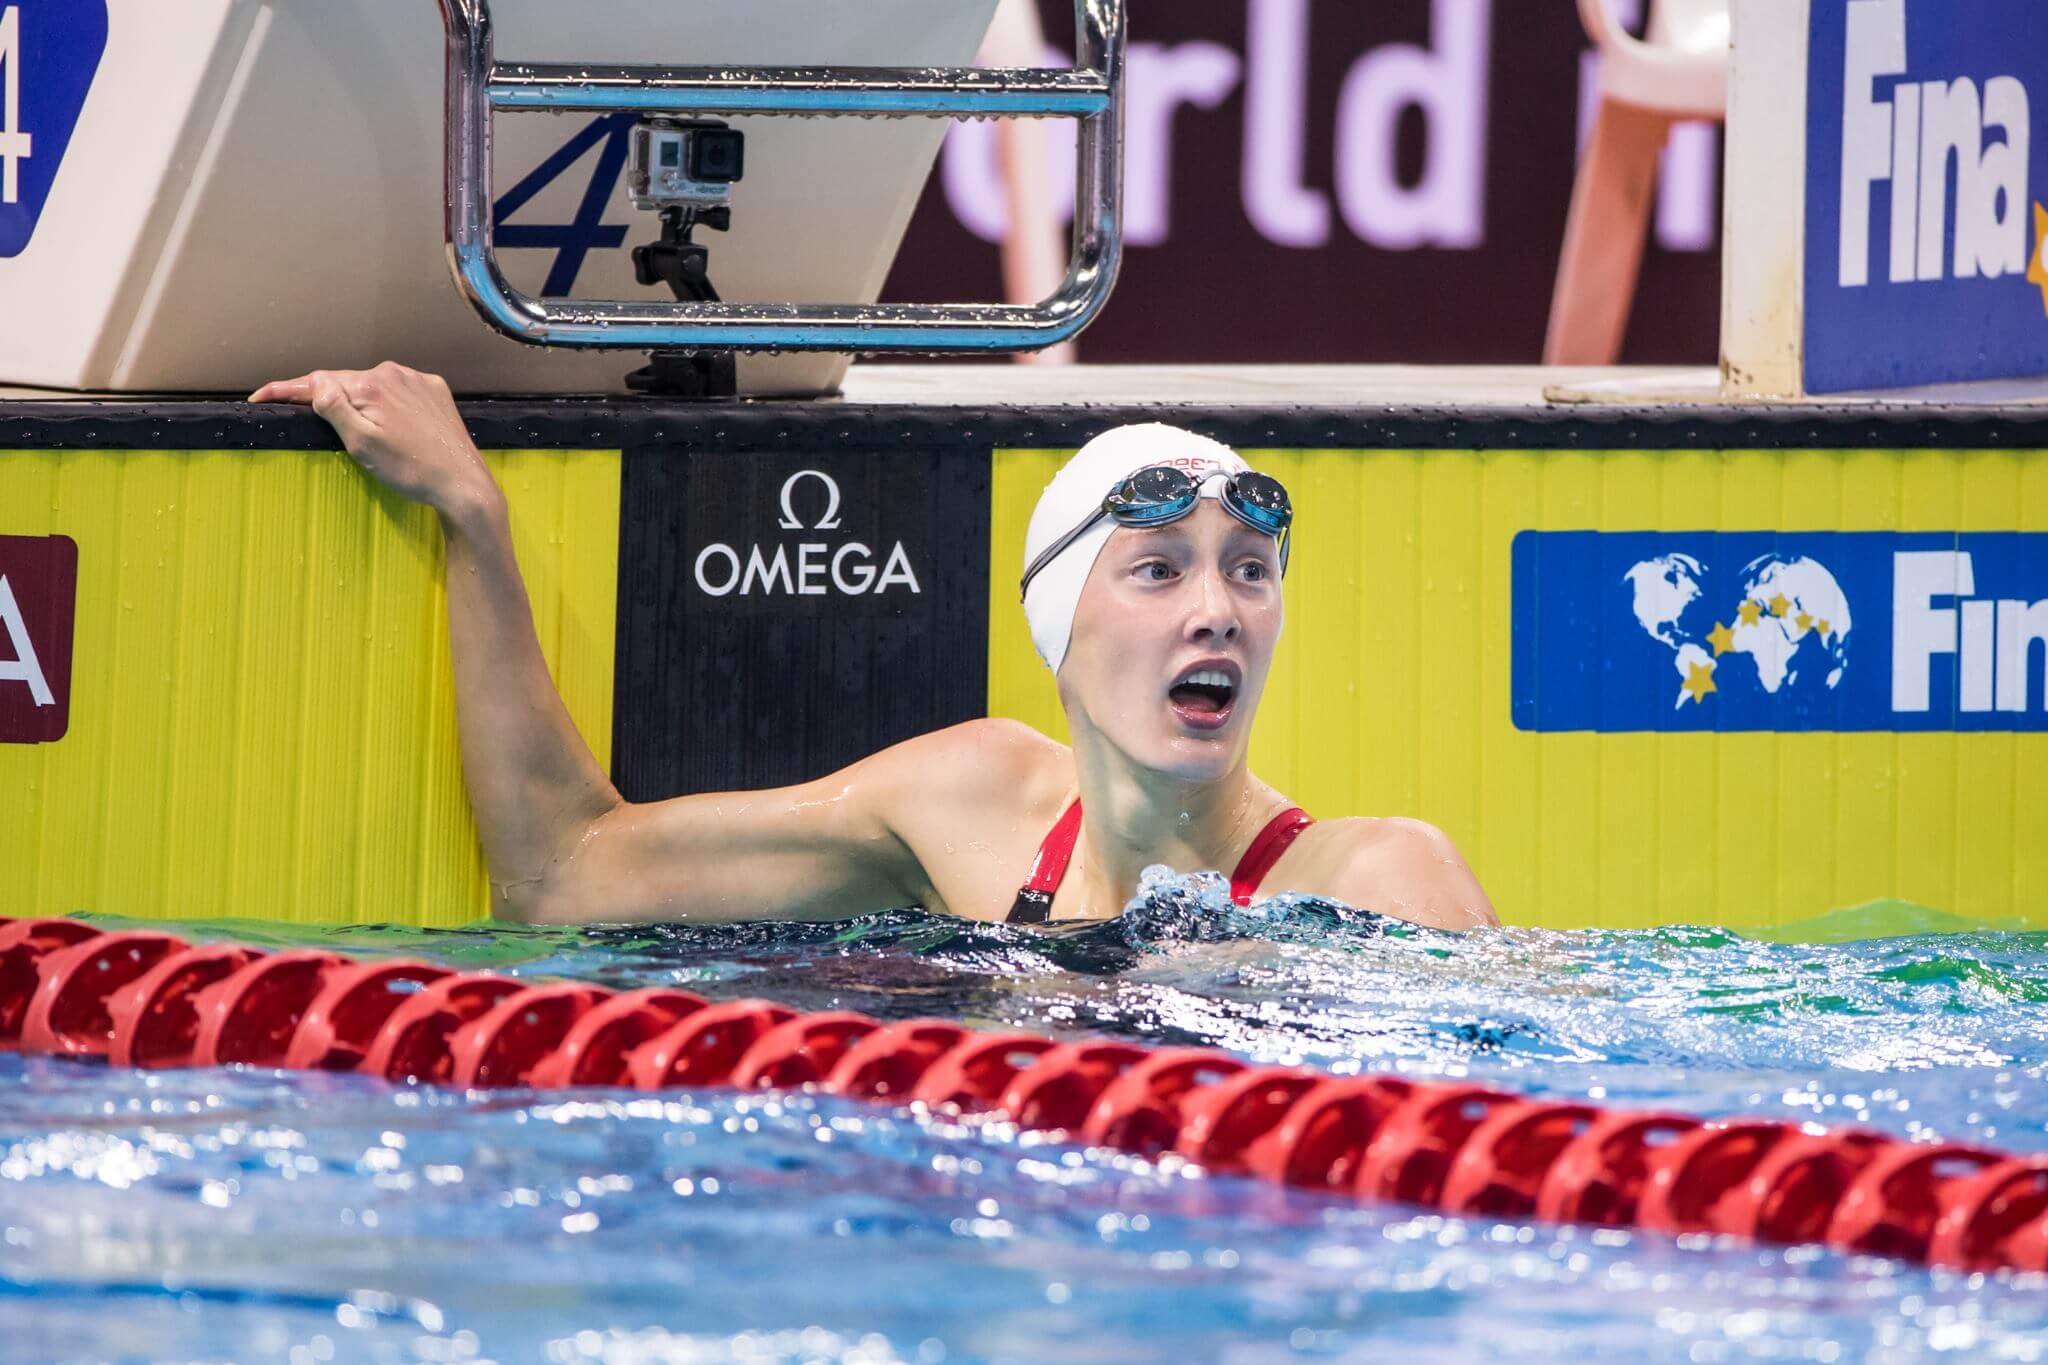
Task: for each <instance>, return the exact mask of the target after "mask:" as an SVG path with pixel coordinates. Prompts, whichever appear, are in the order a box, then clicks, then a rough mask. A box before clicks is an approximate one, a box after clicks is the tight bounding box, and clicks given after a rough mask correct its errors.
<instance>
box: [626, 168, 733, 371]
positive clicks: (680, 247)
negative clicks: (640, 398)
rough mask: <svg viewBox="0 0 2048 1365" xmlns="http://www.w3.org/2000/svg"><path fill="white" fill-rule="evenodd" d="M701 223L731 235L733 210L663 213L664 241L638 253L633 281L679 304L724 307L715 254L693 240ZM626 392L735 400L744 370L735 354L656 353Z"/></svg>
mask: <svg viewBox="0 0 2048 1365" xmlns="http://www.w3.org/2000/svg"><path fill="white" fill-rule="evenodd" d="M700 224H701V225H702V226H704V227H707V228H710V229H711V230H712V231H713V232H725V231H728V230H730V229H731V227H732V209H731V207H730V206H729V205H724V204H720V205H716V206H714V207H710V208H699V207H697V206H695V205H692V204H670V205H668V206H667V207H666V208H664V209H662V211H661V240H660V241H658V242H650V243H648V244H647V245H645V246H636V247H634V248H633V277H634V278H635V279H637V280H639V281H640V283H642V284H647V285H654V284H665V285H667V286H668V287H669V291H670V292H671V293H673V294H674V295H675V296H676V301H677V302H678V303H721V302H723V300H722V299H720V298H719V297H718V289H717V287H716V286H715V285H713V284H712V283H711V249H710V248H709V247H706V246H701V245H699V244H698V243H696V242H693V241H691V240H690V234H691V233H692V232H693V231H695V230H696V229H697V227H698V226H699V225H700ZM626 387H627V388H629V389H631V390H633V392H635V393H648V394H659V395H662V396H663V397H669V398H731V397H733V396H734V395H735V394H737V393H738V392H739V367H738V365H737V363H736V360H735V356H734V353H733V352H731V351H677V350H657V351H654V352H652V353H651V354H650V355H649V356H648V363H647V364H646V365H644V366H642V367H641V368H639V369H637V370H635V371H633V372H632V373H631V374H629V375H627V376H626Z"/></svg>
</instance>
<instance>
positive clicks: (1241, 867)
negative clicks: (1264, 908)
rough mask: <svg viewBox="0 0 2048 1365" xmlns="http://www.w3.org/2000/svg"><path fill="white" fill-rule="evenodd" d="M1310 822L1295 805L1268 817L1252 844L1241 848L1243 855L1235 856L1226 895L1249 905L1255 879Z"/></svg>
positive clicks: (1259, 878)
mask: <svg viewBox="0 0 2048 1365" xmlns="http://www.w3.org/2000/svg"><path fill="white" fill-rule="evenodd" d="M1314 823H1315V821H1313V820H1311V819H1309V816H1308V812H1307V811H1305V810H1303V809H1302V808H1301V807H1299V806H1294V807H1291V808H1290V809H1288V810H1283V811H1281V812H1280V813H1279V814H1278V815H1276V816H1274V817H1273V818H1272V819H1271V820H1268V821H1267V822H1266V827H1265V828H1264V829H1262V830H1260V831H1259V837H1258V838H1256V839H1254V840H1252V846H1251V847H1250V848H1248V849H1246V850H1245V851H1244V857H1242V858H1240V859H1238V862H1237V871H1235V872H1233V873H1231V874H1230V899H1231V900H1233V901H1235V902H1236V903H1237V904H1239V905H1250V904H1251V903H1252V897H1253V895H1255V894H1256V893H1257V892H1258V889H1259V883H1260V882H1262V881H1264V880H1266V874H1267V873H1268V872H1271V871H1272V870H1273V864H1275V863H1277V862H1279V861H1280V855H1281V854H1283V853H1285V852H1286V851H1287V850H1288V849H1289V848H1290V847H1292V846H1293V844H1294V841H1295V840H1296V839H1299V838H1300V837H1301V832H1302V831H1303V830H1305V829H1307V828H1308V827H1309V826H1310V825H1313V824H1314Z"/></svg>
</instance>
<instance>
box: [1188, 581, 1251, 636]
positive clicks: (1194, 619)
mask: <svg viewBox="0 0 2048 1365" xmlns="http://www.w3.org/2000/svg"><path fill="white" fill-rule="evenodd" d="M1240 629H1241V623H1240V622H1239V621H1238V619H1237V602H1236V601H1235V599H1234V598H1233V597H1232V595H1231V592H1230V586H1229V584H1227V583H1225V582H1224V581H1223V574H1222V572H1221V571H1220V570H1218V569H1214V568H1210V569H1207V570H1204V571H1203V572H1202V573H1200V574H1198V575H1196V582H1195V601H1194V605H1193V608H1192V610H1190V611H1189V613H1188V621H1187V638H1188V639H1190V640H1201V641H1212V640H1224V641H1229V640H1235V639H1236V638H1237V633H1238V631H1239V630H1240Z"/></svg>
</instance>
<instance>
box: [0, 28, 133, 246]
mask: <svg viewBox="0 0 2048 1365" xmlns="http://www.w3.org/2000/svg"><path fill="white" fill-rule="evenodd" d="M106 49H107V0H0V258H4V257H8V256H19V255H20V254H21V253H22V251H23V250H25V249H26V248H27V246H28V240H29V238H30V237H31V236H33V235H34V234H35V230H36V222H37V220H38V219H39V218H41V217H42V213H43V205H44V204H45V203H46V202H47V201H48V199H49V197H50V186H51V184H52V183H54V182H55V180H56V178H57V167H58V166H59V165H61V164H62V163H63V160H64V152H65V149H66V148H68V147H69V146H70V145H71V134H72V131H73V130H74V129H76V128H77V126H78V114H79V111H80V110H82V109H83V108H85V92H86V91H87V90H88V89H90V88H91V87H92V78H93V74H94V73H95V72H97V71H98V70H99V66H100V57H101V56H102V55H103V54H104V53H105V52H106ZM136 117H140V118H161V117H163V111H162V110H150V109H139V110H137V111H136ZM104 151H105V153H106V155H107V157H108V158H109V159H108V160H107V162H106V163H105V164H104V165H102V166H100V167H99V168H98V171H99V174H101V175H102V176H104V177H107V178H108V179H109V180H112V181H118V182H123V183H125V181H126V179H127V176H128V174H129V171H128V168H127V165H126V162H125V160H124V159H123V158H124V157H125V155H126V148H125V147H121V146H109V147H107V148H105V149H104ZM129 207H130V208H131V209H132V210H133V211H136V212H143V211H145V210H144V208H143V207H142V206H139V205H134V204H130V205H129Z"/></svg>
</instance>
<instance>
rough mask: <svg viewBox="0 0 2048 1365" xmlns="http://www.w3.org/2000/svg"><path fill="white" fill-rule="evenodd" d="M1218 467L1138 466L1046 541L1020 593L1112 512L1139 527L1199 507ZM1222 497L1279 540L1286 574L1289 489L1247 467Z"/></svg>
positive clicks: (1120, 521)
mask: <svg viewBox="0 0 2048 1365" xmlns="http://www.w3.org/2000/svg"><path fill="white" fill-rule="evenodd" d="M1220 473H1221V471H1220V470H1217V469H1214V468H1211V469H1209V470H1207V471H1205V472H1202V473H1199V474H1191V473H1189V472H1188V471H1187V470H1185V469H1180V468H1176V467H1175V466H1173V465H1163V464H1162V465H1152V466H1150V467H1149V468H1146V469H1140V470H1138V471H1137V472H1136V473H1134V474H1132V475H1131V476H1130V477H1129V478H1127V479H1125V480H1124V481H1123V482H1122V483H1120V484H1118V485H1117V486H1116V487H1115V488H1113V489H1111V490H1110V493H1109V496H1108V497H1106V498H1104V499H1103V500H1102V506H1100V507H1098V508H1097V509H1096V510H1095V511H1093V512H1091V513H1089V514H1088V517H1087V519H1086V520H1084V521H1083V522H1082V523H1081V524H1080V525H1079V526H1076V527H1075V528H1074V529H1073V530H1071V531H1069V532H1067V533H1066V534H1065V535H1063V536H1061V537H1060V538H1059V539H1058V540H1055V541H1054V542H1053V543H1052V544H1050V545H1048V546H1046V547H1045V552H1044V553H1043V554H1041V555H1039V556H1038V558H1036V559H1034V560H1032V561H1031V567H1029V568H1027V569H1026V570H1024V581H1023V583H1022V584H1021V585H1020V596H1021V595H1023V594H1028V593H1029V592H1030V591H1031V580H1032V579H1034V578H1036V577H1037V576H1038V574H1039V573H1040V571H1042V570H1043V569H1044V568H1045V566H1046V565H1048V564H1050V563H1052V562H1053V561H1054V560H1055V559H1057V558H1059V556H1060V552H1061V551H1062V550H1065V549H1066V548H1067V547H1068V546H1070V545H1072V544H1073V543H1074V542H1075V541H1077V540H1079V539H1080V538H1081V537H1082V536H1085V535H1087V534H1088V532H1089V531H1090V530H1092V529H1094V527H1095V526H1096V525H1097V524H1098V523H1100V522H1101V521H1102V519H1103V518H1104V517H1109V518H1111V519H1112V520H1114V521H1115V522H1116V524H1117V525H1119V526H1131V527H1136V528H1138V529H1140V530H1144V529H1149V528H1152V527H1158V526H1170V525H1172V524H1173V523H1174V522H1176V521H1179V520H1180V519H1181V518H1183V517H1185V516H1187V515H1188V514H1189V513H1190V512H1192V511H1194V510H1195V508H1196V506H1197V505H1198V504H1200V502H1201V501H1202V485H1203V484H1205V483H1207V482H1208V481H1209V480H1210V479H1213V478H1216V477H1218V476H1219V475H1220ZM1221 501H1222V503H1223V510H1224V511H1226V512H1228V513H1230V515H1231V516H1233V517H1236V518H1237V519H1238V520H1239V521H1241V522H1243V523H1244V524H1245V525H1247V526H1249V527H1251V528H1252V529H1253V530H1254V531H1259V532H1262V533H1263V534H1265V535H1269V536H1272V537H1273V538H1274V539H1275V540H1277V541H1279V542H1280V573H1281V576H1282V577H1285V576H1286V573H1287V554H1288V550H1289V548H1290V547H1289V537H1288V527H1290V526H1291V525H1293V523H1294V504H1293V503H1292V502H1290V501H1289V500H1288V497H1287V490H1286V489H1285V488H1283V487H1281V486H1280V481H1279V480H1278V479H1275V478H1270V477H1268V476H1267V475H1264V474H1261V473H1259V472H1258V471H1256V470H1250V469H1248V470H1246V471H1245V472H1244V473H1242V474H1235V475H1231V476H1229V477H1228V479H1227V481H1226V482H1225V483H1224V485H1223V497H1222V499H1221Z"/></svg>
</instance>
